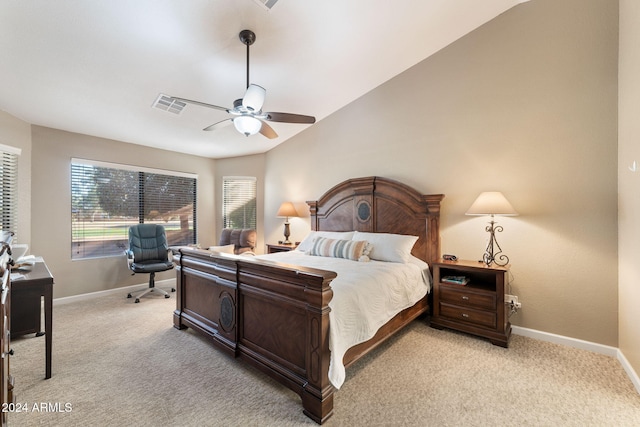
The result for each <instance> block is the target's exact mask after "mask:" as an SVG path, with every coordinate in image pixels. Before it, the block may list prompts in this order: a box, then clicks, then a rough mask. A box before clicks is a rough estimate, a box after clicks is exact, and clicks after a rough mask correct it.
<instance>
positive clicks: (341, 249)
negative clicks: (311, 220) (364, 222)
mask: <svg viewBox="0 0 640 427" xmlns="http://www.w3.org/2000/svg"><path fill="white" fill-rule="evenodd" d="M369 251H370V249H369V242H367V241H365V240H360V241H353V240H340V239H327V238H325V237H318V238H316V239H315V240H314V241H313V244H312V246H311V248H310V249H309V252H308V253H309V255H316V256H324V257H332V258H346V259H352V260H354V261H369V257H367V256H366V255H367V254H368V253H369Z"/></svg>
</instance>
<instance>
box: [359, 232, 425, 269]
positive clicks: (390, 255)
mask: <svg viewBox="0 0 640 427" xmlns="http://www.w3.org/2000/svg"><path fill="white" fill-rule="evenodd" d="M352 239H353V240H366V241H367V242H369V243H370V244H371V247H372V249H371V252H370V253H369V258H371V259H375V260H378V261H388V262H402V263H406V262H408V261H409V257H411V249H413V245H415V244H416V242H417V241H418V236H407V235H404V234H390V233H366V232H360V231H356V232H355V233H354V235H353V238H352Z"/></svg>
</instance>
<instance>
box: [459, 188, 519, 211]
mask: <svg viewBox="0 0 640 427" xmlns="http://www.w3.org/2000/svg"><path fill="white" fill-rule="evenodd" d="M466 215H502V216H516V215H518V212H516V210H515V209H513V206H511V203H509V201H508V200H507V199H506V197H504V195H503V194H502V193H501V192H499V191H487V192H484V193H480V195H479V196H478V198H477V199H476V201H475V202H473V204H472V205H471V207H470V208H469V210H468V211H467V213H466Z"/></svg>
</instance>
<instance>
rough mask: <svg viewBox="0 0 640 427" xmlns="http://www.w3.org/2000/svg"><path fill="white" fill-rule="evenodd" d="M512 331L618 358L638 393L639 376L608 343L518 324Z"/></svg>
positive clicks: (617, 350)
mask: <svg viewBox="0 0 640 427" xmlns="http://www.w3.org/2000/svg"><path fill="white" fill-rule="evenodd" d="M511 329H512V332H513V333H514V334H516V335H522V336H524V337H529V338H534V339H538V340H540V341H547V342H552V343H554V344H561V345H566V346H568V347H573V348H579V349H581V350H587V351H591V352H594V353H598V354H604V355H606V356H611V357H615V358H616V359H618V361H619V362H620V364H621V365H622V368H623V369H624V370H625V372H626V373H627V375H628V376H629V379H630V380H631V382H632V383H633V386H634V387H635V389H636V391H637V392H638V393H640V378H638V374H637V373H636V371H635V370H634V369H633V368H632V367H631V365H630V364H629V361H628V360H627V358H626V357H624V354H622V352H621V351H620V349H619V348H616V347H611V346H608V345H602V344H596V343H593V342H590V341H583V340H579V339H576V338H569V337H565V336H562V335H556V334H551V333H548V332H542V331H537V330H535V329H528V328H522V327H520V326H512V327H511Z"/></svg>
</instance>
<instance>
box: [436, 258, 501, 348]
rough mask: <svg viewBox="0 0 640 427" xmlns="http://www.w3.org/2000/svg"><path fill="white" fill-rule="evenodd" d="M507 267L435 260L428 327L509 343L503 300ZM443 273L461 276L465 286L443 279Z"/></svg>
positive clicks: (497, 343)
mask: <svg viewBox="0 0 640 427" xmlns="http://www.w3.org/2000/svg"><path fill="white" fill-rule="evenodd" d="M508 272H509V266H506V267H499V266H491V267H487V266H486V265H485V264H484V263H482V262H477V261H462V260H458V261H439V262H436V263H434V264H433V316H432V317H431V327H433V328H436V329H442V328H450V329H455V330H458V331H462V332H467V333H470V334H474V335H478V336H481V337H484V338H488V339H489V340H490V341H491V343H492V344H494V345H499V346H502V347H508V346H509V338H510V337H511V323H510V322H509V316H508V307H507V305H506V304H505V303H504V295H505V289H506V285H507V283H508V282H507V274H508ZM445 276H464V277H466V278H468V279H469V282H468V283H467V284H466V285H458V284H450V283H446V282H443V277H445Z"/></svg>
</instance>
